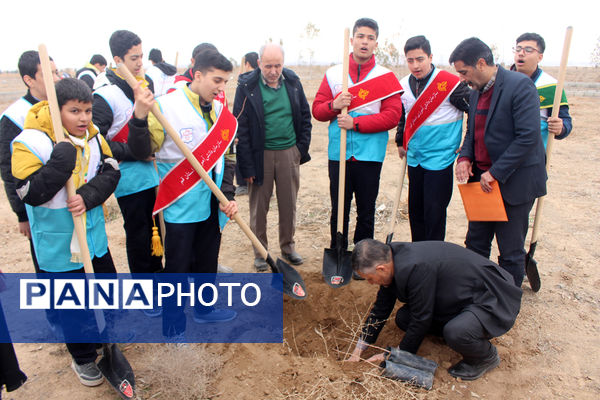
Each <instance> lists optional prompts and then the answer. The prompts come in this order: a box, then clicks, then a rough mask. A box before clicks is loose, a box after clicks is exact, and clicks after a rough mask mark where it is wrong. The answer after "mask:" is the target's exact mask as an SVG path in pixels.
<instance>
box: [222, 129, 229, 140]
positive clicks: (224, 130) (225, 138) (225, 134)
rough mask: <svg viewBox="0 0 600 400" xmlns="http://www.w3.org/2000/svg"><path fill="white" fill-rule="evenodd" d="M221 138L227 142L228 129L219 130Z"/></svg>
mask: <svg viewBox="0 0 600 400" xmlns="http://www.w3.org/2000/svg"><path fill="white" fill-rule="evenodd" d="M221 137H222V138H223V140H225V141H227V140H229V129H221Z"/></svg>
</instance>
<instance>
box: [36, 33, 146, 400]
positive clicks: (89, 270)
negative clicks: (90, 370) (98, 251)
mask: <svg viewBox="0 0 600 400" xmlns="http://www.w3.org/2000/svg"><path fill="white" fill-rule="evenodd" d="M38 50H39V55H40V63H41V68H42V76H43V79H44V86H45V88H46V95H47V97H48V105H49V107H50V116H51V118H52V128H53V129H54V135H55V137H56V141H57V142H60V141H62V140H64V133H63V127H62V121H61V119H60V109H59V107H58V100H57V99H56V91H55V90H54V82H53V81H52V71H51V67H50V59H49V57H48V50H47V49H46V45H44V44H40V45H39V48H38ZM66 187H67V194H68V196H69V197H72V196H74V195H75V194H76V192H75V190H76V189H75V183H74V182H73V178H69V180H68V181H67V184H66ZM73 224H74V226H75V234H76V235H77V241H78V242H79V248H80V249H81V257H82V258H83V269H84V271H85V273H86V274H93V273H94V267H93V266H92V259H91V257H90V252H89V249H88V244H87V236H86V233H85V225H84V221H83V218H82V217H81V216H77V217H76V216H73ZM94 316H95V317H96V322H97V324H98V329H99V330H100V332H102V331H103V330H104V328H105V327H106V321H105V319H104V314H103V312H102V310H98V309H96V310H94ZM103 350H104V356H103V358H102V359H101V360H100V362H99V363H98V368H100V371H101V372H102V375H104V377H105V378H106V380H107V381H108V383H109V384H110V385H111V386H112V387H113V388H114V389H115V390H116V391H117V393H119V395H120V396H121V397H122V398H124V399H133V398H134V396H135V394H134V389H135V376H134V373H133V369H132V368H131V365H130V364H129V362H128V361H127V359H126V358H125V356H124V355H123V353H121V350H120V349H119V346H116V345H114V344H104V345H103Z"/></svg>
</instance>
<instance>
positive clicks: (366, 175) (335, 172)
mask: <svg viewBox="0 0 600 400" xmlns="http://www.w3.org/2000/svg"><path fill="white" fill-rule="evenodd" d="M382 165H383V163H380V162H374V161H346V185H345V199H344V225H343V226H344V229H343V234H344V242H345V243H344V244H343V247H347V246H348V222H349V219H350V203H351V202H352V197H353V196H354V199H355V201H356V228H355V230H354V239H353V243H358V242H359V241H361V240H362V239H366V238H373V234H374V232H375V202H376V200H377V195H378V194H379V177H380V175H381V167H382ZM339 171H340V163H339V161H332V160H329V195H330V198H331V220H330V229H331V244H330V246H331V248H335V245H336V238H335V237H336V233H337V209H338V182H339Z"/></svg>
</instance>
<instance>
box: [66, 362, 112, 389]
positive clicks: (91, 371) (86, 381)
mask: <svg viewBox="0 0 600 400" xmlns="http://www.w3.org/2000/svg"><path fill="white" fill-rule="evenodd" d="M71 368H73V371H75V374H77V377H78V378H79V382H81V383H82V384H83V385H85V386H98V385H100V384H101V383H102V382H103V381H104V377H103V376H102V372H100V369H99V368H98V366H97V365H96V363H95V362H89V363H87V364H82V365H79V364H77V363H76V362H75V360H73V361H72V362H71Z"/></svg>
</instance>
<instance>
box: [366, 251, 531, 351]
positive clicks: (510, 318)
mask: <svg viewBox="0 0 600 400" xmlns="http://www.w3.org/2000/svg"><path fill="white" fill-rule="evenodd" d="M391 248H392V255H393V260H394V280H393V283H392V285H390V286H388V287H384V286H381V287H380V288H379V292H377V300H376V301H375V304H374V305H373V308H372V309H371V311H370V313H369V316H368V318H367V321H366V322H365V325H364V328H363V340H364V341H366V342H367V343H374V342H375V340H376V339H377V336H378V335H379V332H380V331H381V329H382V328H383V325H384V324H385V322H386V320H387V319H388V317H389V316H390V314H391V312H392V310H393V308H394V305H395V304H396V300H399V301H400V302H402V303H406V304H407V306H408V307H409V309H410V315H411V321H410V323H409V326H408V328H407V331H406V334H405V335H404V338H403V339H402V342H401V343H400V349H402V350H405V351H409V352H411V353H416V352H417V350H418V349H419V346H420V345H421V342H422V341H423V338H424V337H425V335H426V334H427V333H429V332H430V330H431V328H432V327H443V326H444V325H445V324H446V323H448V321H450V320H451V319H453V318H454V317H456V316H457V315H458V314H460V313H461V312H463V311H471V312H472V313H473V314H475V316H476V317H477V319H478V320H479V321H480V322H481V324H482V325H483V327H484V328H485V329H486V330H487V331H488V332H489V333H490V335H491V336H492V337H496V336H500V335H502V334H504V333H506V332H507V331H508V330H509V329H510V328H511V327H512V326H513V324H514V322H515V319H516V318H517V315H518V314H519V310H520V307H521V295H522V291H521V289H520V288H518V287H516V286H515V284H514V280H513V277H512V275H510V274H509V273H508V272H506V271H505V270H503V269H502V268H500V267H499V266H498V265H497V264H495V263H494V262H492V261H490V260H489V259H487V258H485V257H482V256H480V255H479V254H476V253H474V252H472V251H471V250H468V249H465V248H464V247H460V246H458V245H455V244H452V243H447V242H440V241H430V242H415V243H399V242H398V243H392V244H391Z"/></svg>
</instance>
